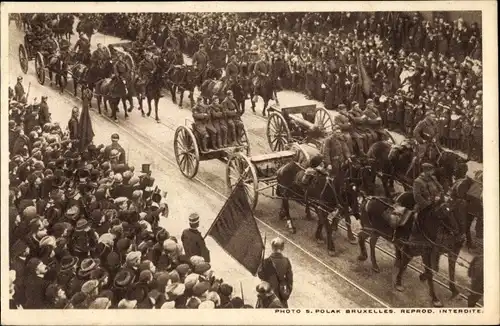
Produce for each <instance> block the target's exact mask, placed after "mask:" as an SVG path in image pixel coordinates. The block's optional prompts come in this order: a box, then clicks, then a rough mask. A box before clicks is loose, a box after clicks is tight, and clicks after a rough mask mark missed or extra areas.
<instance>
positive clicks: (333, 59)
mask: <svg viewBox="0 0 500 326" xmlns="http://www.w3.org/2000/svg"><path fill="white" fill-rule="evenodd" d="M445 18H446V17H445V15H442V16H439V14H436V15H435V16H434V19H433V20H426V19H425V17H423V16H421V15H420V14H419V13H417V12H404V13H402V12H370V13H367V12H354V13H349V12H321V13H317V12H309V13H246V14H242V13H165V14H159V13H158V14H148V13H141V14H120V13H113V14H103V15H102V17H101V19H102V29H103V31H104V32H106V33H110V34H114V35H117V36H119V37H122V38H128V39H131V40H134V39H135V38H137V37H145V36H147V35H153V36H154V40H155V41H156V43H157V45H158V46H162V45H163V44H164V43H163V42H164V40H165V39H166V38H167V37H169V36H170V34H171V33H173V35H175V36H176V38H177V39H178V41H179V45H180V49H181V50H182V51H183V52H184V53H186V54H188V55H192V54H193V53H194V52H195V51H197V49H198V45H199V44H200V43H205V44H206V45H208V46H209V48H212V47H214V46H216V47H221V48H224V49H226V50H227V52H228V53H229V54H236V56H237V57H238V61H239V63H240V64H241V65H242V66H243V65H245V64H247V63H248V62H250V61H252V60H256V59H254V58H255V56H254V54H255V53H262V52H264V53H267V54H268V57H269V60H270V62H279V61H281V62H282V63H285V64H286V67H287V70H286V73H285V74H284V75H283V76H281V77H282V78H281V79H282V85H283V86H284V87H285V88H287V89H291V90H295V91H299V92H302V93H304V94H306V96H307V97H309V98H311V99H316V100H318V101H322V102H324V105H325V107H326V108H327V109H332V110H335V109H337V107H338V105H339V104H345V105H347V106H348V107H351V106H352V103H353V102H357V103H360V104H361V106H363V105H364V102H365V100H366V99H367V98H368V97H370V98H373V99H374V100H375V101H376V103H377V104H378V107H379V110H380V112H381V115H382V117H383V120H384V124H385V126H386V127H387V128H389V129H391V130H394V131H399V132H402V133H403V134H406V135H411V130H413V128H414V127H415V125H416V124H417V123H418V122H419V121H420V120H421V118H422V117H423V116H424V114H425V111H427V110H433V111H435V113H436V115H437V117H438V120H439V123H438V124H439V129H440V135H441V141H442V143H443V144H444V145H445V146H447V147H449V148H451V149H458V150H462V151H464V152H466V153H467V154H468V155H469V156H470V157H471V158H473V159H477V160H481V159H482V64H481V57H482V39H481V30H480V28H479V26H478V24H477V23H472V24H471V25H470V26H469V25H468V24H466V23H465V22H464V21H463V19H458V20H455V21H452V22H450V21H447V20H446V19H445ZM116 26H125V28H120V29H117V28H116ZM206 48H207V47H206ZM358 50H359V53H360V58H361V61H362V63H363V66H364V67H365V69H366V72H367V75H368V77H369V78H370V79H371V88H370V94H369V95H366V94H364V92H363V87H362V83H360V79H363V75H362V74H361V73H360V71H358V66H357V56H356V52H357V51H358ZM363 80H366V78H364V79H363ZM363 80H361V81H363Z"/></svg>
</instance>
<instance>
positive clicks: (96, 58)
mask: <svg viewBox="0 0 500 326" xmlns="http://www.w3.org/2000/svg"><path fill="white" fill-rule="evenodd" d="M106 57H107V53H106V52H105V51H104V50H103V47H102V44H101V43H97V49H96V50H95V51H94V52H92V57H91V61H92V64H93V65H95V66H96V67H99V68H101V67H102V66H103V62H104V60H106V59H109V58H106Z"/></svg>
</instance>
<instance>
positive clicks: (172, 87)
mask: <svg viewBox="0 0 500 326" xmlns="http://www.w3.org/2000/svg"><path fill="white" fill-rule="evenodd" d="M175 93H176V90H175V85H174V84H172V85H171V86H170V95H172V102H174V104H177V97H176V94H175Z"/></svg>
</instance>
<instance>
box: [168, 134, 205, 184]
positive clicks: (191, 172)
mask: <svg viewBox="0 0 500 326" xmlns="http://www.w3.org/2000/svg"><path fill="white" fill-rule="evenodd" d="M174 153H175V159H176V160H177V165H179V169H180V170H181V172H182V174H184V176H185V177H186V178H189V179H192V178H194V177H195V176H196V174H197V173H198V167H199V166H200V151H199V149H198V143H197V142H196V137H195V136H194V134H193V132H192V131H191V130H189V129H188V128H186V127H184V126H180V127H178V128H177V130H175V135H174Z"/></svg>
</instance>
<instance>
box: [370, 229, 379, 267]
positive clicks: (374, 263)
mask: <svg viewBox="0 0 500 326" xmlns="http://www.w3.org/2000/svg"><path fill="white" fill-rule="evenodd" d="M377 240H378V235H376V234H375V233H372V236H371V237H370V257H371V261H372V270H373V271H374V272H375V273H379V272H380V268H379V267H378V264H377V256H376V255H375V246H376V245H377Z"/></svg>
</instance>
